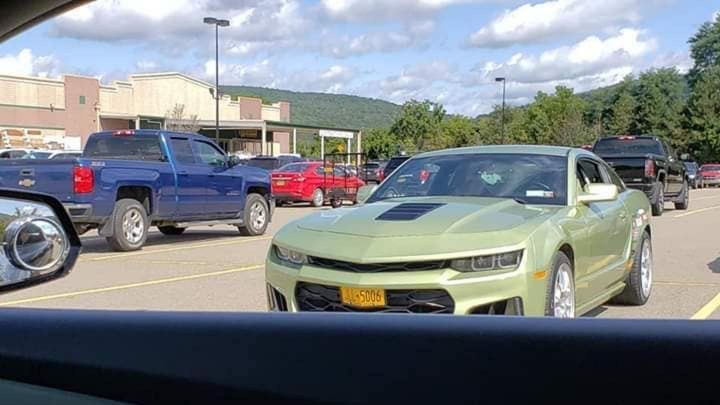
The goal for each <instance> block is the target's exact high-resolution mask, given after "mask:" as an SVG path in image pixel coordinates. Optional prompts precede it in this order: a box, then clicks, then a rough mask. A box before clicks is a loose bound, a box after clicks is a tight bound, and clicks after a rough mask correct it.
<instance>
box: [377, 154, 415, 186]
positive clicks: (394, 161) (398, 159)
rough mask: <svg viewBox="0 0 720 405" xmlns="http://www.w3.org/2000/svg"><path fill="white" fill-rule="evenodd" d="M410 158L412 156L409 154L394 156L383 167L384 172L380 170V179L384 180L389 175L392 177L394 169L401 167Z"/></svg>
mask: <svg viewBox="0 0 720 405" xmlns="http://www.w3.org/2000/svg"><path fill="white" fill-rule="evenodd" d="M408 159H410V156H407V155H400V156H393V157H392V158H390V160H388V162H387V164H386V165H385V167H384V168H383V170H382V172H380V179H379V180H380V181H383V180H384V179H386V178H387V177H390V175H391V174H392V172H393V171H395V169H397V168H398V167H400V165H401V164H403V163H405V161H406V160H408Z"/></svg>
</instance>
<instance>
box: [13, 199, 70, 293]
mask: <svg viewBox="0 0 720 405" xmlns="http://www.w3.org/2000/svg"><path fill="white" fill-rule="evenodd" d="M0 231H2V236H1V237H2V242H3V246H2V254H0V292H4V291H11V290H19V289H21V288H26V287H29V286H32V285H36V284H40V283H45V282H48V281H51V280H54V279H56V278H60V277H63V276H65V275H67V274H68V273H69V272H70V270H71V269H72V267H73V266H74V265H75V261H76V260H77V257H78V255H79V254H80V247H81V245H80V238H78V235H77V232H75V228H74V227H73V224H72V222H71V221H70V217H69V216H68V214H67V212H66V211H65V208H64V207H63V205H62V204H61V203H60V202H59V201H58V200H57V199H55V198H54V197H52V196H49V195H46V194H39V193H28V192H23V191H14V190H6V189H0Z"/></svg>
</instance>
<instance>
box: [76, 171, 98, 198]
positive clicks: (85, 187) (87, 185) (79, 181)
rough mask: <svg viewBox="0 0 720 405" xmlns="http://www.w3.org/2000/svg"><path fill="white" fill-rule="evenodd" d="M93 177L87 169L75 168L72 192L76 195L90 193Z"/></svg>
mask: <svg viewBox="0 0 720 405" xmlns="http://www.w3.org/2000/svg"><path fill="white" fill-rule="evenodd" d="M94 188H95V175H94V174H93V171H92V169H91V168H89V167H80V166H75V168H74V169H73V191H74V192H75V193H77V194H84V193H92V192H93V189H94Z"/></svg>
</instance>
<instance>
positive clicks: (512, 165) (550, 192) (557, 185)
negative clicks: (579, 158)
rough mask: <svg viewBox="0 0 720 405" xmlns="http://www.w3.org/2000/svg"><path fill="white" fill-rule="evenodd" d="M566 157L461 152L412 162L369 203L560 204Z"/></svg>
mask: <svg viewBox="0 0 720 405" xmlns="http://www.w3.org/2000/svg"><path fill="white" fill-rule="evenodd" d="M566 183H567V159H566V158H565V157H557V156H543V155H520V154H491V153H485V154H483V153H477V154H460V155H447V156H437V157H426V158H416V159H413V160H411V161H410V162H408V163H407V164H406V165H404V166H403V167H402V168H401V169H399V170H398V171H396V172H394V173H393V175H392V176H391V177H390V178H389V179H388V180H387V181H385V182H384V183H383V184H382V185H381V186H380V188H378V190H377V191H376V192H375V193H374V194H373V198H372V199H371V200H370V202H372V201H379V200H385V199H390V198H407V197H429V196H450V197H453V196H454V197H495V198H512V199H517V200H518V201H521V202H528V203H532V204H550V205H563V204H565V201H566V193H567V185H566Z"/></svg>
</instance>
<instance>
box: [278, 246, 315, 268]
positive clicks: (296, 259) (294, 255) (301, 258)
mask: <svg viewBox="0 0 720 405" xmlns="http://www.w3.org/2000/svg"><path fill="white" fill-rule="evenodd" d="M275 254H276V255H277V257H278V259H280V260H282V261H284V262H288V263H292V264H305V263H307V256H305V255H304V254H302V253H300V252H297V251H295V250H292V249H287V248H284V247H280V246H277V245H276V246H275Z"/></svg>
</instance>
